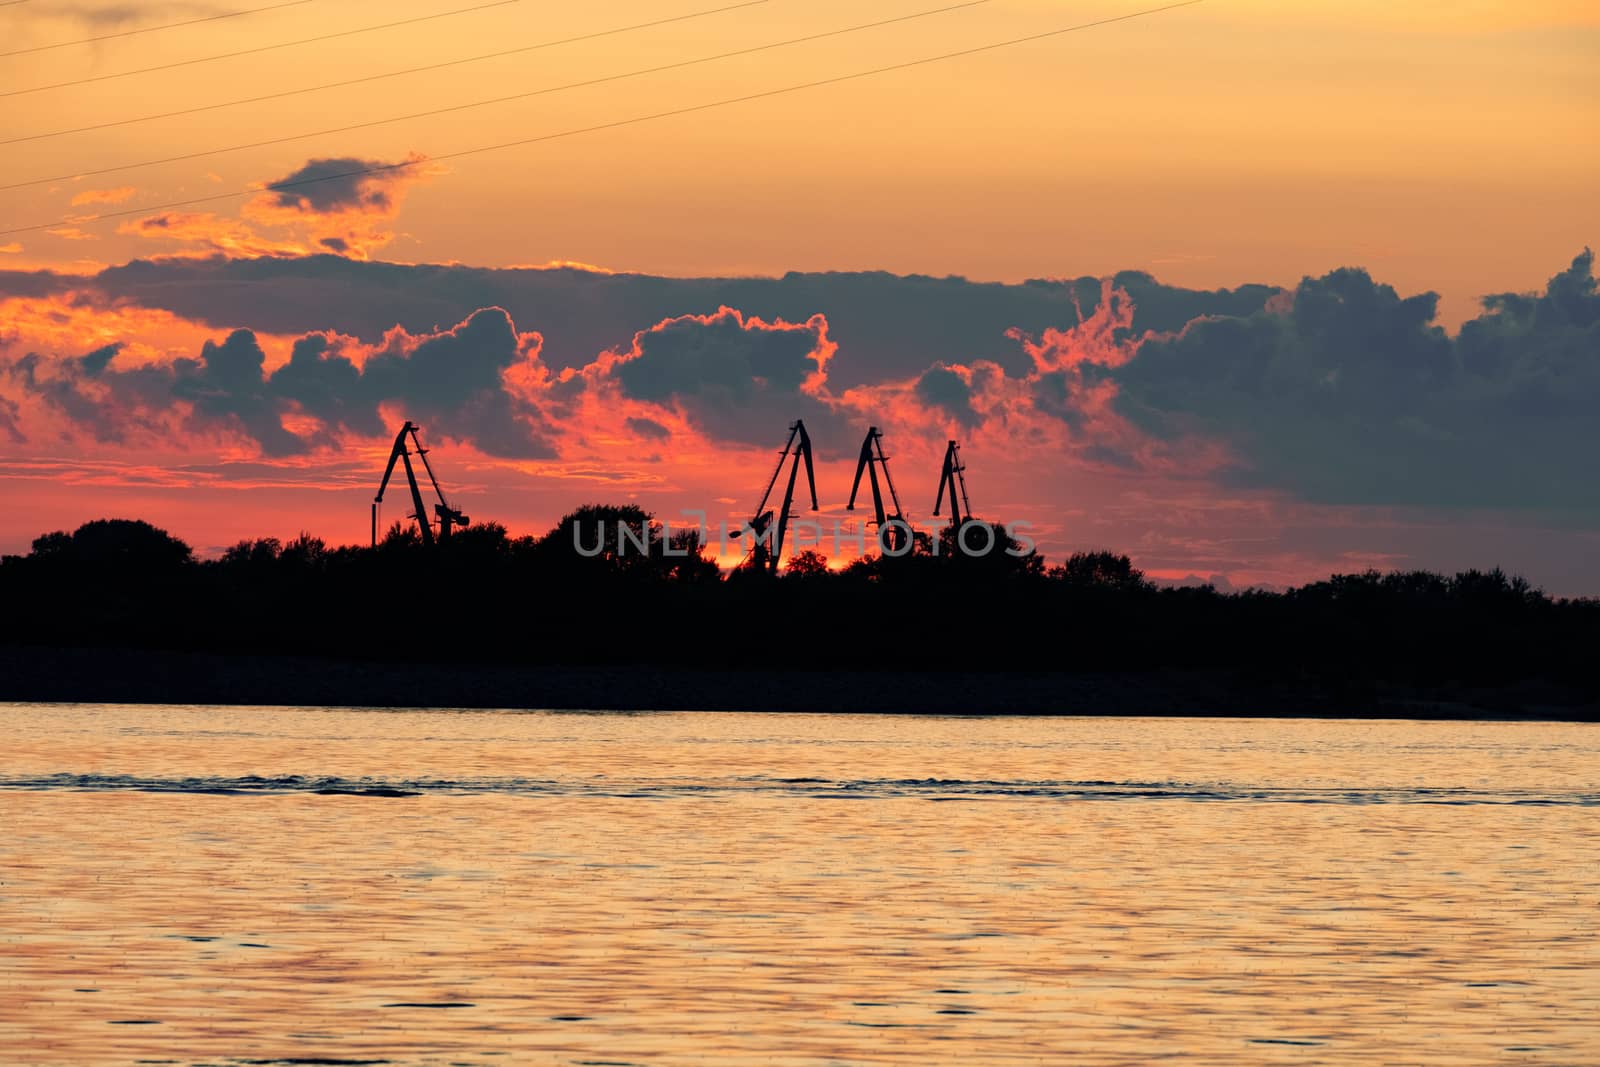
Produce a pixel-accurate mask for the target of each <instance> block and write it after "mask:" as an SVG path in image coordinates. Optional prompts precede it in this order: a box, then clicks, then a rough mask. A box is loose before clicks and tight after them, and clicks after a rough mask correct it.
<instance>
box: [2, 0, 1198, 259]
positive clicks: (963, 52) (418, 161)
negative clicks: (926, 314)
mask: <svg viewBox="0 0 1600 1067" xmlns="http://www.w3.org/2000/svg"><path fill="white" fill-rule="evenodd" d="M1202 3H1205V0H1180V2H1179V3H1174V4H1164V5H1162V6H1160V7H1151V8H1145V9H1144V10H1142V11H1133V12H1129V13H1128V14H1126V15H1114V16H1111V17H1109V18H1103V19H1095V20H1094V21H1092V22H1080V23H1078V24H1077V25H1075V26H1064V27H1062V28H1061V29H1057V30H1046V31H1045V32H1043V33H1033V34H1029V35H1027V36H1026V37H1013V38H1011V39H1010V40H1008V41H996V42H994V43H992V44H983V45H975V46H973V47H972V48H963V49H960V50H959V51H955V52H944V53H941V54H939V55H934V56H923V57H922V58H920V59H909V60H906V61H905V62H903V63H891V64H888V65H887V66H882V67H873V68H871V69H868V70H858V71H854V72H852V73H850V74H838V75H835V76H833V77H831V78H819V79H817V80H815V81H808V82H800V83H798V84H795V85H785V86H781V87H779V88H777V89H764V90H762V91H760V92H756V93H746V94H745V95H743V96H732V97H726V98H724V99H722V100H712V101H708V102H706V103H704V104H691V105H689V106H687V107H679V108H673V109H672V110H670V111H656V112H652V113H650V114H646V115H633V116H630V117H629V118H625V119H616V120H613V121H611V122H602V123H598V124H596V125H593V126H579V127H576V128H574V129H569V130H560V131H557V132H556V133H545V134H540V135H538V136H537V137H524V138H520V139H519V140H515V141H501V142H500V143H499V144H490V145H479V146H478V147H476V148H463V149H460V150H458V151H455V152H445V153H443V154H441V155H437V156H423V157H420V158H413V159H407V160H403V161H401V162H399V163H384V164H381V165H379V166H376V167H361V168H358V169H356V170H347V171H340V172H339V173H337V174H319V175H317V176H316V177H312V178H296V179H293V180H289V181H281V182H272V183H271V184H269V185H263V186H259V187H257V188H254V189H240V190H237V191H235V192H231V193H215V194H213V195H211V196H196V197H190V198H189V199H187V200H171V201H168V202H167V203H164V204H153V205H147V206H145V207H137V208H127V209H124V210H121V211H108V212H106V213H104V214H101V215H94V216H91V217H89V218H80V219H77V220H74V221H75V222H76V223H77V224H79V225H85V224H88V223H91V222H103V221H105V220H106V219H116V218H125V217H127V216H129V215H143V214H147V213H149V212H156V211H171V210H173V209H175V208H182V207H194V206H196V205H199V204H214V203H219V202H221V201H224V200H237V199H240V198H241V197H246V196H252V195H254V194H256V193H263V192H282V191H284V190H287V189H298V188H301V187H303V186H307V185H315V184H317V183H319V182H328V181H342V180H345V179H348V178H364V177H368V176H370V175H375V174H392V173H395V172H397V171H403V170H411V169H412V168H415V167H420V166H424V165H426V164H429V163H438V162H442V161H444V160H447V159H462V158H465V157H466V156H476V155H482V154H484V153H486V152H500V151H504V150H505V149H507V148H522V147H526V146H527V145H532V144H542V143H544V142H546V141H558V140H562V139H563V138H567V137H577V136H580V135H582V134H586V133H600V132H602V131H605V130H615V129H619V128H621V127H623V126H633V125H637V124H639V123H644V122H656V121H659V120H661V119H668V118H676V117H678V116H680V115H692V114H696V113H698V112H701V111H711V110H713V109H715V108H719V107H730V106H732V105H734V104H745V103H750V102H752V101H756V100H766V99H770V98H772V97H776V96H785V95H787V94H790V93H798V92H804V91H805V90H807V89H819V88H822V87H824V86H828V85H840V84H843V83H845V82H852V81H859V80H861V79H863V78H873V77H877V76H878V75H881V74H889V73H893V72H894V71H899V70H910V69H912V68H913V67H923V66H927V65H929V64H932V63H942V62H945V61H947V60H951V59H961V58H964V57H966V56H974V55H980V54H982V53H985V52H995V51H999V50H1000V49H1002V48H1012V47H1015V46H1016V45H1020V44H1030V43H1032V42H1034V41H1043V40H1046V39H1048V38H1052V37H1060V36H1062V35H1063V34H1068V33H1076V32H1078V31H1080V30H1092V29H1095V28H1097V27H1100V26H1109V25H1111V24H1112V23H1116V22H1128V21H1130V20H1132V19H1137V18H1144V17H1145V16H1148V15H1159V14H1161V13H1162V12H1165V11H1175V10H1177V9H1178V8H1184V7H1193V6H1195V5H1196V4H1202ZM66 221H67V220H65V219H59V220H56V221H54V222H41V223H35V224H33V225H31V226H16V227H13V228H11V229H8V230H0V237H10V236H12V235H13V234H19V233H32V232H35V231H38V230H47V229H50V228H51V227H53V226H60V225H62V224H63V223H64V222H66Z"/></svg>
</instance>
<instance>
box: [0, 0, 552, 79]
mask: <svg viewBox="0 0 1600 1067" xmlns="http://www.w3.org/2000/svg"><path fill="white" fill-rule="evenodd" d="M521 2H522V0H490V2H489V3H486V4H474V5H473V6H472V7H458V8H455V9H454V10H452V11H437V12H435V13H434V14H432V15H418V16H417V17H416V18H409V19H400V20H399V21H398V22H380V23H378V24H377V25H375V26H358V27H356V28H355V29H353V30H340V31H339V32H338V33H325V34H322V35H321V36H318V37H302V38H300V39H299V40H298V41H279V42H278V43H277V44H264V45H261V46H260V47H259V48H244V49H241V50H239V51H237V52H222V53H220V54H218V55H214V56H201V57H200V58H199V59H180V60H178V61H177V62H175V63H159V64H157V65H156V66H153V67H139V68H137V69H135V70H121V71H117V72H116V73H114V74H96V75H94V76H93V77H89V78H76V79H74V80H72V81H66V82H52V83H51V84H49V85H35V86H32V87H30V88H27V89H11V90H8V91H6V92H3V93H0V99H4V98H6V97H9V96H26V95H28V94H29V93H42V92H45V91H46V90H49V89H67V88H70V87H72V86H74V85H88V84H90V83H91V82H104V81H111V80H113V79H116V78H131V77H133V76H134V75H136V74H152V73H154V72H156V71H158V70H174V69H176V68H178V67H192V66H195V65H196V64H198V63H215V62H216V61H217V60H219V59H237V58H238V57H240V56H253V55H259V54H260V53H262V52H273V51H276V50H277V49H280V48H295V47H298V46H299V45H303V44H316V43H317V42H318V41H332V40H336V39H338V38H340V37H354V36H355V35H356V34H359V33H372V32H373V31H374V30H391V29H394V28H395V27H396V26H411V25H414V24H416V23H418V22H430V21H432V20H434V19H444V18H450V17H451V16H453V15H466V14H470V13H471V12H474V11H487V10H488V9H489V8H492V7H504V6H506V5H507V4H519V3H521Z"/></svg>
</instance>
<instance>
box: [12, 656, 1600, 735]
mask: <svg viewBox="0 0 1600 1067" xmlns="http://www.w3.org/2000/svg"><path fill="white" fill-rule="evenodd" d="M0 702H15V703H99V704H187V705H195V704H199V705H208V704H211V705H265V706H312V707H316V706H335V707H370V708H402V707H403V708H419V709H423V708H472V709H483V710H487V709H507V710H517V709H523V710H552V711H642V710H650V711H746V712H789V713H831V714H902V715H905V714H911V715H915V714H929V715H967V716H972V717H986V716H1001V715H1030V716H1092V715H1109V716H1149V717H1175V718H1182V717H1225V718H1284V719H1287V718H1327V719H1423V720H1457V721H1475V720H1482V721H1496V720H1512V721H1564V722H1593V721H1597V720H1600V704H1597V703H1596V702H1594V701H1586V700H1584V699H1583V698H1582V697H1581V695H1579V694H1576V693H1574V692H1572V691H1570V690H1566V689H1563V688H1561V687H1557V686H1553V685H1548V684H1544V683H1538V682H1523V683H1519V684H1516V685H1511V686H1502V687H1498V688H1493V689H1486V688H1468V687H1461V686H1434V687H1421V686H1392V685H1368V686H1352V687H1348V688H1344V689H1343V691H1334V690H1333V689H1332V688H1330V687H1328V686H1325V685H1317V684H1314V683H1309V682H1308V683H1302V684H1289V683H1285V682H1282V681H1255V680H1241V679H1239V678H1237V677H1230V676H1229V675H1227V674H1226V673H1225V672H1220V671H1218V672H1195V671H1183V672H1179V671H1161V672H1140V673H1133V672H1107V673H1089V672H1046V671H1037V672H1014V673H998V672H978V671H948V672H944V671H941V672H931V671H906V670H886V671H851V670H815V671H799V670H775V669H758V670H713V669H706V668H663V667H652V666H639V665H627V666H616V667H605V666H581V665H575V666H547V665H496V664H475V663H400V662H389V661H359V660H336V659H322V658H316V657H309V656H290V655H239V654H219V653H202V652H174V651H155V650H140V649H95V648H59V647H47V648H39V647H28V646H17V645H6V646H0Z"/></svg>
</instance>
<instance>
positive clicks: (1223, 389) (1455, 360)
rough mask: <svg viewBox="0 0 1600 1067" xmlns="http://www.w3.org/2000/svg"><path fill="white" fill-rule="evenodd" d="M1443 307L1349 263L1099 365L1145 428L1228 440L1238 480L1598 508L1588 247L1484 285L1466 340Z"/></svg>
mask: <svg viewBox="0 0 1600 1067" xmlns="http://www.w3.org/2000/svg"><path fill="white" fill-rule="evenodd" d="M1435 305H1436V297H1435V296H1434V294H1432V293H1427V294H1423V295H1421V296H1413V297H1409V298H1402V297H1400V296H1399V295H1398V294H1396V293H1395V291H1394V290H1393V289H1391V288H1390V287H1389V286H1386V285H1379V284H1377V283H1375V282H1373V280H1372V279H1371V278H1370V277H1368V275H1367V274H1366V272H1364V271H1359V270H1339V271H1335V272H1333V273H1331V274H1328V275H1325V276H1323V277H1321V278H1307V279H1305V280H1304V281H1302V282H1301V283H1300V285H1299V287H1298V288H1297V289H1296V290H1295V292H1294V299H1293V303H1292V306H1289V307H1286V308H1285V309H1284V310H1283V311H1282V313H1274V312H1270V311H1261V312H1257V313H1255V314H1252V315H1249V316H1245V317H1237V318H1219V319H1203V320H1199V321H1196V322H1194V323H1191V324H1190V325H1189V326H1188V327H1187V328H1186V329H1185V330H1184V331H1182V333H1180V334H1178V335H1176V336H1173V337H1170V338H1164V339H1153V340H1150V341H1147V342H1146V343H1145V344H1144V345H1143V346H1142V347H1141V348H1140V349H1139V351H1138V355H1137V357H1136V358H1134V359H1133V360H1131V361H1130V362H1128V363H1127V364H1125V365H1123V366H1120V367H1116V368H1110V369H1100V370H1099V371H1098V373H1100V374H1102V375H1103V376H1104V377H1106V378H1108V379H1109V380H1111V381H1114V382H1115V383H1116V385H1117V387H1118V390H1119V393H1118V397H1117V399H1116V402H1115V403H1116V409H1117V410H1118V411H1119V412H1120V413H1121V414H1123V415H1125V416H1126V417H1127V418H1129V419H1131V420H1132V421H1133V422H1135V423H1136V424H1137V425H1138V426H1140V427H1141V428H1142V429H1144V430H1145V431H1147V432H1149V433H1151V434H1153V435H1156V436H1158V437H1163V438H1167V439H1175V438H1180V437H1182V436H1184V435H1186V434H1191V433H1200V434H1203V435H1212V436H1220V437H1222V438H1224V439H1226V440H1227V441H1228V442H1229V443H1230V444H1231V445H1232V446H1233V447H1234V448H1235V450H1236V452H1237V454H1238V456H1239V458H1240V460H1241V463H1240V466H1239V467H1238V468H1237V469H1235V470H1233V471H1231V472H1229V474H1228V477H1229V479H1230V480H1231V481H1233V482H1236V483H1239V484H1246V485H1259V486H1270V487H1274V488H1281V489H1287V490H1290V491H1292V492H1294V493H1296V494H1297V495H1299V496H1301V497H1304V498H1306V499H1310V500H1314V501H1321V502H1329V503H1378V504H1424V505H1445V506H1471V505H1484V506H1544V507H1586V508H1588V507H1595V506H1597V505H1600V479H1596V478H1595V477H1594V476H1593V470H1592V467H1593V459H1592V457H1593V455H1594V453H1595V451H1596V449H1597V448H1600V418H1597V412H1600V297H1597V296H1596V292H1595V281H1594V276H1593V256H1592V254H1591V253H1589V252H1587V251H1585V252H1584V253H1583V254H1582V255H1580V256H1578V257H1577V258H1576V259H1575V260H1574V261H1573V263H1572V266H1571V267H1570V268H1569V269H1568V270H1566V271H1563V272H1562V273H1560V274H1558V275H1556V276H1555V277H1554V278H1552V279H1551V281H1550V284H1549V286H1548V287H1547V289H1546V290H1545V292H1544V293H1541V294H1530V295H1518V294H1502V295H1497V296H1492V297H1489V298H1488V299H1486V300H1485V301H1484V312H1483V314H1481V315H1480V316H1479V317H1478V318H1476V319H1474V320H1472V321H1470V322H1468V323H1467V324H1466V325H1465V326H1464V327H1463V328H1462V330H1461V332H1460V335H1459V337H1458V338H1456V339H1451V338H1450V337H1448V336H1447V335H1446V334H1445V332H1444V331H1443V330H1442V329H1440V328H1439V327H1438V326H1436V325H1435V324H1434V322H1433V318H1434V310H1435Z"/></svg>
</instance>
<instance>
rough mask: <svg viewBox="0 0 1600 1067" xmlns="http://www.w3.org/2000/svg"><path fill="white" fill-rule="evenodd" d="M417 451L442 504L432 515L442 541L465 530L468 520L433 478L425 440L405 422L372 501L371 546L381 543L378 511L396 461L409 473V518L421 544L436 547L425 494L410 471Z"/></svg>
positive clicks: (408, 422)
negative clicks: (457, 530) (457, 529)
mask: <svg viewBox="0 0 1600 1067" xmlns="http://www.w3.org/2000/svg"><path fill="white" fill-rule="evenodd" d="M408 437H409V438H410V439H411V445H412V446H413V447H412V448H407V447H406V438H408ZM413 451H415V452H416V454H417V456H418V457H419V458H420V459H421V460H422V469H423V470H425V471H427V472H428V481H430V482H432V483H433V491H434V493H435V494H436V495H437V496H438V497H439V502H438V503H437V504H435V505H434V506H433V513H434V515H435V516H436V517H437V518H438V520H439V540H441V541H443V540H448V539H449V537H450V531H451V530H452V529H453V528H454V527H457V526H466V525H467V524H468V522H470V521H471V520H469V519H468V518H467V517H466V516H465V515H463V514H462V513H461V512H459V511H457V510H456V509H455V508H453V507H451V506H450V503H449V501H447V500H446V499H445V497H444V490H443V489H440V488H439V479H438V478H435V477H434V476H433V465H432V464H430V463H429V462H428V450H427V449H426V448H423V447H422V440H421V439H420V438H419V437H418V436H417V425H416V423H414V422H412V421H410V420H409V419H408V420H406V424H405V425H404V426H402V427H400V432H399V433H397V434H395V438H394V448H392V449H390V450H389V465H388V466H387V467H385V468H384V469H383V481H382V482H380V483H379V484H378V495H377V496H375V497H373V498H372V543H373V544H374V545H376V544H377V543H378V508H379V507H380V506H381V505H382V504H383V491H384V490H385V489H387V488H389V477H390V475H392V474H394V465H395V461H396V460H398V461H399V462H400V463H401V465H402V466H404V467H405V471H406V483H407V484H408V485H409V486H410V487H411V506H412V507H413V508H414V509H415V510H414V512H413V514H412V515H410V516H409V517H410V518H414V519H416V520H417V529H418V530H419V531H420V532H421V533H422V543H423V544H424V545H427V546H429V547H432V545H433V543H434V534H433V524H432V522H431V521H430V520H429V519H428V509H427V505H425V504H424V503H423V500H422V490H421V488H419V487H418V485H417V474H416V471H414V470H413V469H412V467H411V453H412V452H413Z"/></svg>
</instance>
